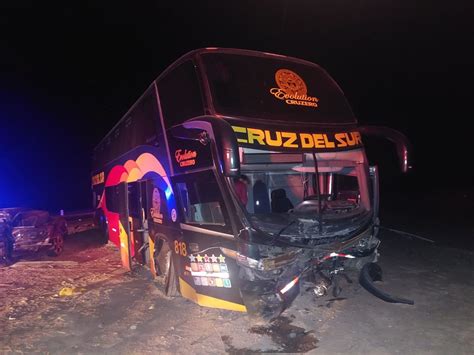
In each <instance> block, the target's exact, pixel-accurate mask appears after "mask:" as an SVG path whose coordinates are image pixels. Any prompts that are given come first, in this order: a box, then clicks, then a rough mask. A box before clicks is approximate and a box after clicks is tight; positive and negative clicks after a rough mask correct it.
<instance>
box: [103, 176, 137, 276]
mask: <svg viewBox="0 0 474 355" xmlns="http://www.w3.org/2000/svg"><path fill="white" fill-rule="evenodd" d="M105 194H106V195H105V198H106V204H107V210H108V211H109V212H110V213H111V216H110V218H109V229H110V230H109V234H111V235H114V236H115V235H117V236H118V242H119V243H120V257H121V259H122V265H123V267H124V268H125V269H127V270H128V271H131V269H132V261H131V258H132V252H131V251H132V240H131V235H130V215H129V208H128V184H127V183H126V182H121V183H120V184H117V185H114V186H107V187H106V188H105Z"/></svg>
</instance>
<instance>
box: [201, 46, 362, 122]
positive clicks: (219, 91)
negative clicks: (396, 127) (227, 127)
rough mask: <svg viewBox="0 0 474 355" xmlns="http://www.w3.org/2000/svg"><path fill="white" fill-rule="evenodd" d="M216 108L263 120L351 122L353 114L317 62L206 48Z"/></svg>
mask: <svg viewBox="0 0 474 355" xmlns="http://www.w3.org/2000/svg"><path fill="white" fill-rule="evenodd" d="M202 61H203V63H204V65H205V72H206V76H207V80H208V82H209V87H210V96H211V103H210V104H211V105H212V106H213V107H214V110H215V111H216V113H217V114H220V115H224V116H232V117H251V118H256V119H260V120H264V121H270V120H271V121H273V122H275V121H287V120H288V117H291V120H292V122H295V121H296V122H304V123H312V124H314V123H321V124H350V123H355V122H356V119H355V117H354V114H353V113H352V110H351V108H350V106H349V104H348V102H347V100H346V98H345V96H344V94H343V93H342V91H341V90H340V88H339V87H338V86H337V84H336V83H335V82H334V80H333V79H332V78H331V77H330V76H329V75H328V74H327V73H326V72H325V71H324V70H323V69H322V68H320V67H319V66H317V65H316V64H309V63H308V64H305V63H303V62H297V61H293V60H291V59H288V58H285V57H278V56H252V55H243V54H236V53H204V54H202Z"/></svg>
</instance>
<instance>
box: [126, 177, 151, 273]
mask: <svg viewBox="0 0 474 355" xmlns="http://www.w3.org/2000/svg"><path fill="white" fill-rule="evenodd" d="M127 190H128V212H129V218H128V222H129V223H128V224H129V229H130V236H131V240H132V247H133V253H132V255H133V257H134V259H135V260H136V261H138V262H139V263H140V264H146V261H147V257H146V253H145V244H146V243H147V240H146V238H147V234H146V230H147V224H146V219H145V207H144V206H145V205H146V181H135V182H129V183H128V184H127Z"/></svg>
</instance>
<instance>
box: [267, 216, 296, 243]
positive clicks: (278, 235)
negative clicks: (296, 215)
mask: <svg viewBox="0 0 474 355" xmlns="http://www.w3.org/2000/svg"><path fill="white" fill-rule="evenodd" d="M296 221H297V220H296V219H294V220H292V221H291V222H290V223H288V224H287V225H286V226H284V227H283V228H282V229H280V230H279V231H278V232H277V233H276V234H274V235H273V239H274V240H275V239H278V238H280V235H281V233H283V232H284V231H285V230H286V229H287V228H289V227H290V226H292V225H293V224H295V223H296Z"/></svg>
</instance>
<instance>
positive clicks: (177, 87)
mask: <svg viewBox="0 0 474 355" xmlns="http://www.w3.org/2000/svg"><path fill="white" fill-rule="evenodd" d="M158 93H159V95H160V103H161V109H162V112H163V118H164V121H165V125H166V127H167V128H168V127H172V126H174V125H177V124H179V123H182V122H184V121H186V120H187V119H189V118H192V117H196V116H201V115H202V114H203V113H204V109H203V104H202V96H201V90H200V88H199V82H198V78H197V74H196V69H195V68H194V64H193V62H192V61H186V62H184V63H182V64H181V65H180V66H178V67H177V68H175V69H173V70H172V71H170V72H169V73H168V74H166V76H165V77H163V78H162V79H160V80H159V81H158Z"/></svg>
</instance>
